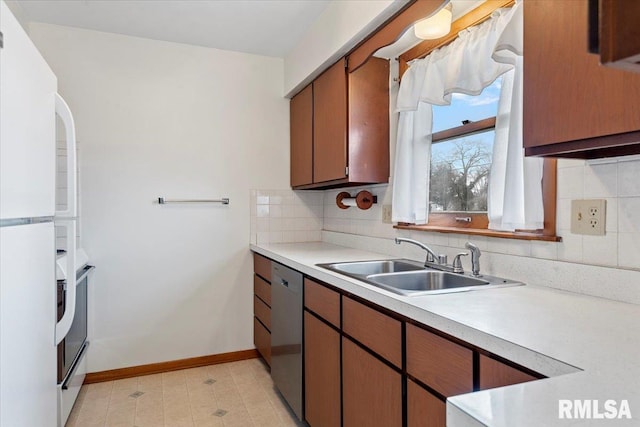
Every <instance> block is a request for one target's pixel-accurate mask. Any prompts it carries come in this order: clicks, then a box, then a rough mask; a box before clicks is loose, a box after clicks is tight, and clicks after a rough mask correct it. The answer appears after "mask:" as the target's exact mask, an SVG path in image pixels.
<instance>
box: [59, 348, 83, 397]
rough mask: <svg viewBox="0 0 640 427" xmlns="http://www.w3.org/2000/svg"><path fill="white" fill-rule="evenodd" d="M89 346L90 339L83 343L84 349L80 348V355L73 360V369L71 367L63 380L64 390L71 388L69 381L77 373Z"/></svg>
mask: <svg viewBox="0 0 640 427" xmlns="http://www.w3.org/2000/svg"><path fill="white" fill-rule="evenodd" d="M88 348H89V341H85V343H84V344H83V345H82V349H80V351H79V352H78V355H77V356H76V358H75V359H74V360H73V363H72V364H71V369H69V372H68V373H67V376H66V377H65V378H64V380H63V381H62V389H63V390H67V389H68V388H69V382H70V381H71V380H72V379H73V376H74V375H75V373H76V370H77V369H78V366H80V361H81V360H82V358H83V357H84V354H85V353H86V352H87V349H88Z"/></svg>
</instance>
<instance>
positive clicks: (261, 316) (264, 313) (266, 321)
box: [253, 295, 271, 330]
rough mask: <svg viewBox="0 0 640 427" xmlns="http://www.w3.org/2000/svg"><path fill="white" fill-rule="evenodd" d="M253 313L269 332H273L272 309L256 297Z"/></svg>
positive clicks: (254, 298)
mask: <svg viewBox="0 0 640 427" xmlns="http://www.w3.org/2000/svg"><path fill="white" fill-rule="evenodd" d="M253 313H254V314H255V316H256V317H257V318H258V320H260V321H261V322H262V324H263V325H264V326H266V327H267V329H268V330H271V309H270V308H269V306H268V305H267V304H265V303H264V302H262V300H261V299H260V298H258V297H257V296H255V295H254V297H253Z"/></svg>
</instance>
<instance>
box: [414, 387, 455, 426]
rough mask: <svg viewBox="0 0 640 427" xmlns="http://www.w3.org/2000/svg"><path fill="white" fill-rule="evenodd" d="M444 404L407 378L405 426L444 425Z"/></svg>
mask: <svg viewBox="0 0 640 427" xmlns="http://www.w3.org/2000/svg"><path fill="white" fill-rule="evenodd" d="M446 416H447V414H446V404H445V402H443V401H442V400H440V399H438V398H437V397H435V396H434V395H433V394H431V393H429V392H428V391H427V390H425V389H424V388H422V387H421V386H420V385H418V384H416V383H415V382H413V381H411V380H410V379H408V380H407V426H408V427H445V426H446V422H447V420H446Z"/></svg>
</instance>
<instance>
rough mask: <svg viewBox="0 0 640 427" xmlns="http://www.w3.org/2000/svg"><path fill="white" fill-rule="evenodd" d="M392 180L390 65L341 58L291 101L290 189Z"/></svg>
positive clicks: (383, 62)
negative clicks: (352, 65)
mask: <svg viewBox="0 0 640 427" xmlns="http://www.w3.org/2000/svg"><path fill="white" fill-rule="evenodd" d="M388 181H389V61H387V60H385V59H380V58H370V59H369V60H368V61H367V62H366V63H365V64H363V65H362V66H360V67H359V68H358V69H357V70H355V71H354V72H352V73H348V72H347V68H346V61H345V60H344V59H341V60H340V61H338V62H336V63H335V64H334V65H332V66H331V67H330V68H329V69H327V70H326V71H325V72H324V73H322V74H321V75H320V76H319V77H318V78H317V79H316V80H314V81H313V83H312V84H311V85H309V86H307V87H306V88H305V89H303V91H302V92H300V93H298V94H297V95H296V96H294V97H293V99H292V100H291V186H292V187H293V188H297V189H311V188H313V189H318V188H335V187H343V186H350V185H361V184H379V183H386V182H388Z"/></svg>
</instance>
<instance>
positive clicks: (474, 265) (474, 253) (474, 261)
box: [464, 242, 481, 277]
mask: <svg viewBox="0 0 640 427" xmlns="http://www.w3.org/2000/svg"><path fill="white" fill-rule="evenodd" d="M464 247H465V248H467V249H469V252H471V272H472V273H473V275H474V276H476V277H479V276H480V255H481V252H480V248H478V247H477V246H476V245H474V244H473V243H471V242H467V243H465V245H464Z"/></svg>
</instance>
